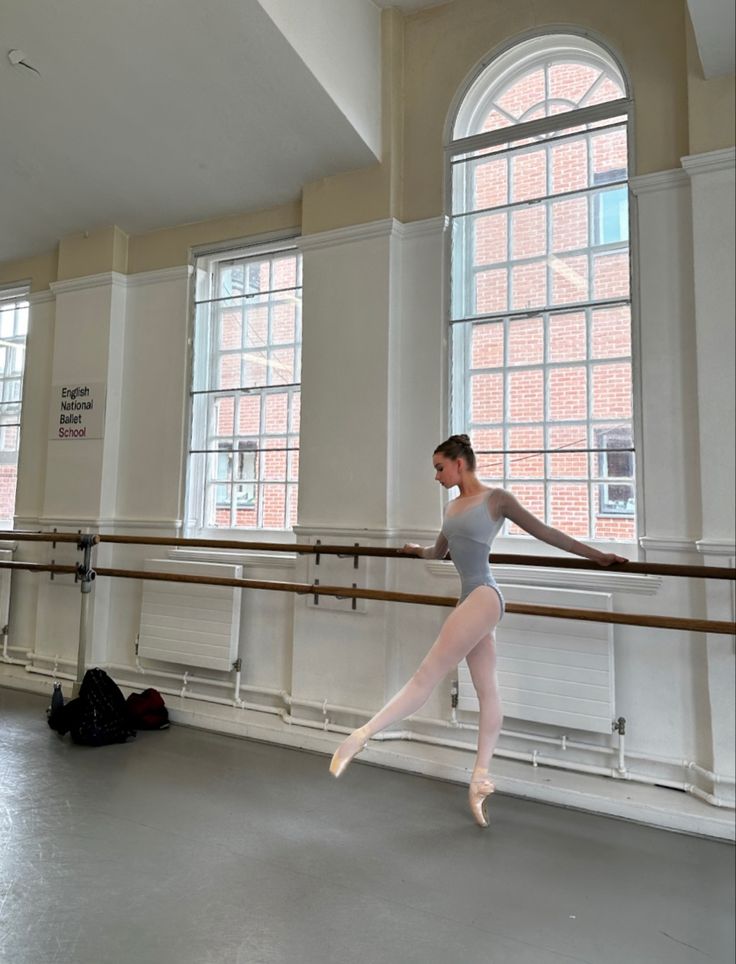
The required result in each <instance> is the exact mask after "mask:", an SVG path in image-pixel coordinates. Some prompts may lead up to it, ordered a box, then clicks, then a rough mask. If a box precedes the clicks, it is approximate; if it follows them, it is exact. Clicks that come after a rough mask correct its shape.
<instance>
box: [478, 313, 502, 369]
mask: <svg viewBox="0 0 736 964" xmlns="http://www.w3.org/2000/svg"><path fill="white" fill-rule="evenodd" d="M471 337H472V343H471V366H472V367H473V368H498V367H500V366H501V365H503V322H499V321H490V322H485V323H480V324H475V325H473V328H472V335H471Z"/></svg>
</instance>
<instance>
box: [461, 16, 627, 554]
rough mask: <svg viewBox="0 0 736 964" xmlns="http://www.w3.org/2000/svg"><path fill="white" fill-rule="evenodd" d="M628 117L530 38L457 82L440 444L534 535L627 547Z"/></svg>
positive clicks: (582, 64)
mask: <svg viewBox="0 0 736 964" xmlns="http://www.w3.org/2000/svg"><path fill="white" fill-rule="evenodd" d="M630 106H631V105H630V101H629V99H628V94H627V90H626V84H625V81H624V78H623V76H622V74H621V71H620V69H619V67H618V66H617V65H616V63H615V62H614V60H613V59H612V58H611V56H610V55H609V54H608V53H607V52H606V51H605V50H603V49H602V48H601V47H600V46H599V45H598V44H595V43H593V42H592V41H590V40H588V39H587V38H583V37H577V36H568V35H547V36H544V37H536V38H534V39H532V40H527V41H524V42H522V43H519V44H517V45H516V46H514V47H512V48H510V49H509V50H507V51H506V52H505V53H503V54H501V55H500V56H499V57H497V58H495V59H494V60H493V61H492V62H491V63H490V64H489V65H488V66H487V67H485V69H484V70H483V71H482V72H481V73H480V75H479V76H478V77H477V78H476V79H475V81H474V82H473V83H472V84H471V86H470V87H469V88H468V90H467V93H466V94H465V96H464V97H463V99H462V101H461V103H460V105H459V107H458V110H457V113H456V115H455V118H454V123H453V128H452V133H451V140H450V144H449V148H448V152H449V166H450V194H451V216H452V297H451V318H450V322H451V325H452V373H451V381H452V392H451V397H452V414H451V421H452V425H453V431H468V432H469V434H470V435H471V437H472V439H473V442H474V445H475V448H476V451H477V452H478V453H479V469H480V474H481V476H482V477H483V479H484V480H485V481H486V482H488V483H489V484H492V485H503V486H504V487H507V488H509V489H511V490H512V491H513V492H514V493H515V494H516V496H517V497H518V498H519V500H520V501H521V502H522V503H523V504H524V505H526V506H527V507H528V508H529V509H530V510H531V511H532V512H534V513H535V514H536V515H538V516H539V517H541V518H543V519H545V520H546V521H547V522H548V523H549V524H551V525H555V526H559V527H560V528H563V529H564V530H565V531H567V532H569V533H570V534H571V535H575V536H579V537H581V538H593V539H601V540H616V539H622V540H627V541H628V540H633V539H634V538H635V535H636V522H635V483H634V440H633V438H634V436H633V417H632V380H631V309H630V261H629V217H628V186H627V182H628V176H629V164H628V155H629V149H628V121H629V109H630ZM509 534H512V535H513V534H515V529H514V527H513V526H512V527H510V530H509Z"/></svg>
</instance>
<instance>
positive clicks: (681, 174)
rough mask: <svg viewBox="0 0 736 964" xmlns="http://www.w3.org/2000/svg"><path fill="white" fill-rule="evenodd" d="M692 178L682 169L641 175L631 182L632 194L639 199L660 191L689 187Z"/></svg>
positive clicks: (633, 178)
mask: <svg viewBox="0 0 736 964" xmlns="http://www.w3.org/2000/svg"><path fill="white" fill-rule="evenodd" d="M689 183H690V178H689V177H688V176H687V174H686V173H685V171H683V170H682V169H681V168H676V169H675V170H673V171H656V172H655V173H654V174H641V175H639V176H638V177H632V178H631V179H630V180H629V185H630V186H631V192H632V194H634V195H636V197H639V196H640V195H642V194H655V193H659V192H660V191H671V190H672V189H673V188H683V187H687V185H688V184H689Z"/></svg>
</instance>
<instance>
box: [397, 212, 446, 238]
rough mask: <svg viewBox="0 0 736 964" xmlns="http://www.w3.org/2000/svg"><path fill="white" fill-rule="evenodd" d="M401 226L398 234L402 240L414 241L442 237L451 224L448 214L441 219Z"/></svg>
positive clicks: (430, 219)
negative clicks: (415, 239)
mask: <svg viewBox="0 0 736 964" xmlns="http://www.w3.org/2000/svg"><path fill="white" fill-rule="evenodd" d="M397 224H399V230H398V232H397V233H398V234H399V236H400V237H401V238H406V239H408V240H413V239H414V238H424V237H442V235H443V234H444V233H445V231H446V230H447V228H448V227H449V224H450V219H449V217H447V215H446V214H443V215H442V216H441V217H439V218H425V219H424V220H423V221H409V222H408V223H406V224H404V223H402V222H397Z"/></svg>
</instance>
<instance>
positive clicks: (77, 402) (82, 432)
mask: <svg viewBox="0 0 736 964" xmlns="http://www.w3.org/2000/svg"><path fill="white" fill-rule="evenodd" d="M54 388H55V392H54V399H53V402H52V406H53V408H52V413H51V414H52V418H51V421H50V423H49V426H50V430H49V438H52V439H91V438H97V439H99V438H102V437H103V434H104V433H103V427H104V405H105V385H104V383H98V382H94V383H92V382H90V383H87V384H83V385H55V386H54Z"/></svg>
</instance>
